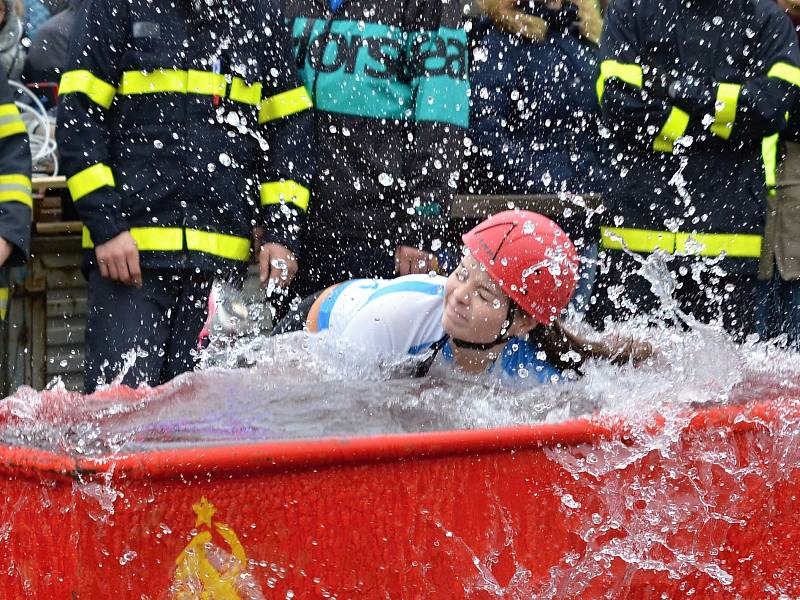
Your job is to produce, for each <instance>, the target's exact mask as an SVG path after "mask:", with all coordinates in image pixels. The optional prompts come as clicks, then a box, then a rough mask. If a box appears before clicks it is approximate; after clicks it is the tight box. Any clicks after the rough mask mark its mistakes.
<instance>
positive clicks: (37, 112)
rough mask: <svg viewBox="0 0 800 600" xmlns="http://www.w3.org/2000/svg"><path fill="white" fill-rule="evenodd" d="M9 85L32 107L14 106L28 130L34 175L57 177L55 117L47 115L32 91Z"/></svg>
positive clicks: (14, 83) (16, 84) (15, 82)
mask: <svg viewBox="0 0 800 600" xmlns="http://www.w3.org/2000/svg"><path fill="white" fill-rule="evenodd" d="M9 83H10V84H11V85H12V86H13V87H15V88H16V89H18V90H20V91H21V92H22V93H23V94H25V95H26V96H28V97H29V98H30V99H31V101H32V102H33V106H31V105H30V104H26V103H24V102H17V103H16V105H17V106H18V107H19V109H20V111H21V112H22V120H23V121H25V126H26V127H27V129H28V138H29V139H30V143H31V158H32V160H33V171H34V172H35V173H48V174H50V175H58V154H57V152H56V150H57V146H56V140H55V137H54V136H53V129H54V127H55V124H56V120H55V117H51V116H50V115H48V114H47V111H46V110H45V108H44V105H43V104H42V103H41V101H40V100H39V98H37V97H36V94H34V93H33V92H32V91H30V90H29V89H28V88H27V87H26V86H24V85H22V84H21V83H19V82H18V81H9Z"/></svg>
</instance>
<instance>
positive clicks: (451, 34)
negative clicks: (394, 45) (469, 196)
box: [396, 0, 469, 274]
mask: <svg viewBox="0 0 800 600" xmlns="http://www.w3.org/2000/svg"><path fill="white" fill-rule="evenodd" d="M461 21H462V10H461V3H460V2H447V3H445V2H442V1H441V0H428V1H427V2H425V3H424V5H423V7H422V9H421V14H419V15H418V16H417V19H416V21H415V23H416V25H415V27H416V29H417V31H415V32H412V33H411V35H410V40H409V43H408V63H409V65H410V70H411V72H410V73H409V75H410V77H411V80H412V82H413V86H414V92H415V94H414V97H415V103H414V106H413V107H411V108H410V110H412V111H413V114H412V118H413V120H414V123H415V125H414V128H413V131H412V134H411V135H410V136H409V138H408V139H403V140H398V141H397V143H400V144H405V145H406V147H407V148H408V156H407V157H406V160H405V163H406V164H405V174H406V186H405V190H404V191H403V192H402V194H403V202H402V210H400V211H398V215H397V217H398V220H399V232H398V234H397V236H396V242H397V246H398V248H399V249H402V248H406V249H417V250H422V249H425V250H431V249H432V248H433V246H434V241H435V240H439V241H442V240H443V237H444V234H445V231H446V227H447V220H448V216H449V212H450V204H451V202H452V197H453V193H454V189H455V184H456V181H457V178H458V174H459V171H460V167H461V155H462V148H463V142H464V135H465V133H466V128H467V126H468V124H469V98H468V95H469V83H468V80H467V38H466V33H465V31H464V29H463V27H462V25H461ZM400 266H402V265H400ZM428 266H430V264H428V265H426V267H428ZM412 267H413V268H412V271H411V272H422V271H425V270H427V269H426V268H422V269H418V268H417V265H416V264H413V265H412ZM400 272H401V274H402V273H403V271H400Z"/></svg>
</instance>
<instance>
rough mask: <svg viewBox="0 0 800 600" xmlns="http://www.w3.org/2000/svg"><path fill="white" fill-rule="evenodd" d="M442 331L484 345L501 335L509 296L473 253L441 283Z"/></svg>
mask: <svg viewBox="0 0 800 600" xmlns="http://www.w3.org/2000/svg"><path fill="white" fill-rule="evenodd" d="M444 303H445V307H444V314H443V315H442V327H443V328H444V331H445V333H447V334H448V335H449V336H450V337H454V338H456V339H459V340H464V341H466V342H472V343H476V344H486V343H490V342H493V341H494V340H495V339H496V338H497V336H498V335H499V334H500V329H501V328H502V327H503V322H504V321H505V320H506V316H507V315H508V303H509V299H508V296H506V295H505V293H504V292H503V291H502V290H501V289H500V286H498V285H497V284H496V283H495V282H494V281H492V280H491V279H490V278H489V275H488V273H486V269H485V268H484V267H483V265H481V264H480V263H479V262H478V261H477V260H475V259H474V258H473V257H472V256H465V257H464V258H463V259H462V260H461V263H460V264H459V265H458V267H456V270H455V271H453V272H452V273H451V274H450V277H448V278H447V283H446V284H445V286H444Z"/></svg>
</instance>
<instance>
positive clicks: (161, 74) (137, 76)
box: [118, 69, 200, 96]
mask: <svg viewBox="0 0 800 600" xmlns="http://www.w3.org/2000/svg"><path fill="white" fill-rule="evenodd" d="M193 83H194V85H198V86H199V85H200V82H199V81H195V82H193ZM188 85H189V74H188V73H187V72H186V71H176V70H169V69H160V70H158V71H151V72H149V73H143V72H142V71H125V73H123V74H122V81H121V82H120V84H119V90H118V91H119V93H120V94H122V95H124V96H131V95H135V94H159V93H164V92H177V93H180V94H185V93H186V89H187V87H188Z"/></svg>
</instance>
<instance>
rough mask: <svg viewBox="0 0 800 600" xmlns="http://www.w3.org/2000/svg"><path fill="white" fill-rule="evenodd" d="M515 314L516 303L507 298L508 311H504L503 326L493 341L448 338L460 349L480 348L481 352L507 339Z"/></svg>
mask: <svg viewBox="0 0 800 600" xmlns="http://www.w3.org/2000/svg"><path fill="white" fill-rule="evenodd" d="M516 314H517V304H516V303H515V302H514V301H513V300H510V299H509V302H508V312H507V313H506V319H505V321H503V326H502V327H501V328H500V333H499V334H498V335H497V337H496V338H494V341H491V342H485V343H477V342H468V341H466V340H459V339H456V338H450V341H451V342H453V345H454V346H455V347H456V348H460V349H462V350H480V351H482V352H486V351H488V350H491V349H492V348H494V347H495V346H497V345H498V344H503V343H505V342H507V341H508V340H509V337H508V330H509V329H511V324H512V323H513V322H514V317H515V316H516Z"/></svg>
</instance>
